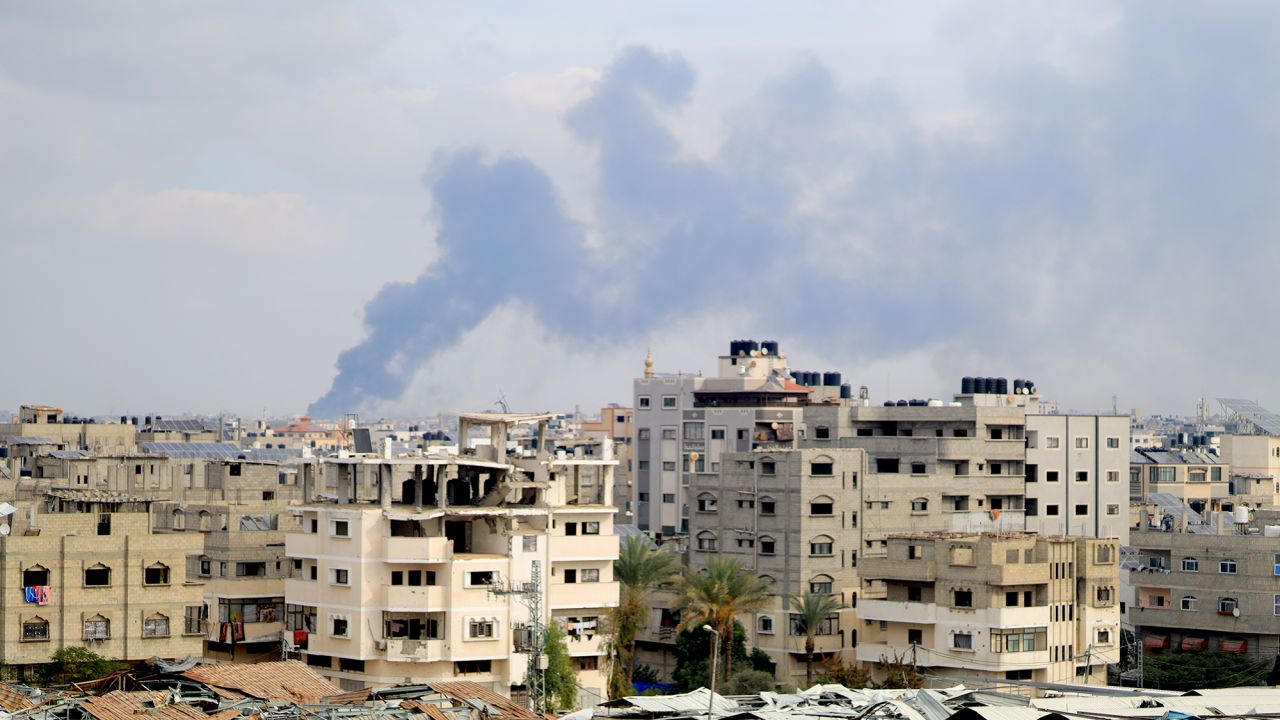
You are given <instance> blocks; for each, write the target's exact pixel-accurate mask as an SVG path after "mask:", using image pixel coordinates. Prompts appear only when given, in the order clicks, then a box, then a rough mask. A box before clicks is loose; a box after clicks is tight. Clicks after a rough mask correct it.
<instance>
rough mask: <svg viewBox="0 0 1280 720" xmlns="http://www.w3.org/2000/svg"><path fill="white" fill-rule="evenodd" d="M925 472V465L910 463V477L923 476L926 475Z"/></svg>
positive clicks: (926, 469)
mask: <svg viewBox="0 0 1280 720" xmlns="http://www.w3.org/2000/svg"><path fill="white" fill-rule="evenodd" d="M927 472H928V468H927V467H925V464H924V463H922V462H913V463H911V474H912V475H924V474H925V473H927Z"/></svg>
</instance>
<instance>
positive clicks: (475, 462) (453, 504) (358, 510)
mask: <svg viewBox="0 0 1280 720" xmlns="http://www.w3.org/2000/svg"><path fill="white" fill-rule="evenodd" d="M549 419H550V416H546V415H536V416H522V415H498V414H484V413H477V414H464V415H462V416H460V429H459V438H460V439H461V448H462V451H461V452H460V453H457V452H455V453H450V454H446V455H430V456H408V457H396V458H388V457H372V456H352V457H346V458H335V459H331V460H325V461H324V462H323V463H322V464H321V466H320V470H319V477H317V478H309V477H307V476H306V475H305V474H304V479H303V484H304V486H305V487H308V488H309V487H311V486H312V485H313V483H314V484H315V486H316V487H331V488H333V490H334V491H335V492H334V493H333V497H334V498H335V501H334V502H331V503H316V502H313V503H311V504H308V505H306V506H305V507H303V508H302V509H301V510H300V513H301V519H302V531H301V532H299V533H295V534H290V535H288V536H287V538H286V543H287V549H288V556H289V557H290V558H291V559H293V560H294V561H295V571H294V573H295V575H294V577H293V578H291V579H289V580H286V581H285V597H286V602H287V604H288V605H287V608H286V614H287V623H288V625H287V627H288V629H289V630H290V631H296V634H295V640H296V641H297V644H298V646H299V649H300V651H301V652H302V653H303V654H304V655H305V657H306V660H307V662H308V664H310V665H311V666H313V667H315V668H317V669H318V670H319V671H320V672H321V673H322V674H324V675H326V676H328V677H330V678H332V679H335V680H337V681H338V682H340V683H342V684H343V685H345V686H352V687H354V686H355V685H363V684H366V683H371V684H390V683H398V682H427V681H431V680H437V679H442V678H453V677H459V678H463V679H467V680H471V681H475V682H478V683H481V684H483V685H485V686H486V687H489V688H492V689H494V690H497V691H499V692H502V693H504V694H506V693H512V692H516V693H518V692H520V691H521V690H522V689H523V688H524V683H525V673H526V666H527V657H528V656H527V655H525V654H521V653H520V652H518V650H520V649H522V643H524V642H525V641H526V639H527V633H528V627H529V625H530V623H531V621H532V620H533V618H531V617H530V610H529V609H528V608H527V607H526V605H525V604H524V602H523V600H524V598H525V596H523V595H518V594H512V593H511V592H510V591H512V590H520V591H523V592H527V593H536V595H537V597H538V598H539V602H540V607H541V610H540V618H541V622H543V623H549V622H557V623H560V624H561V625H562V626H564V627H565V628H566V631H567V632H568V635H569V641H568V647H569V652H570V655H572V656H573V658H574V659H575V662H576V663H577V666H578V670H579V682H580V683H581V685H582V688H583V694H582V696H581V699H582V700H583V701H584V702H590V703H594V702H598V701H599V700H600V698H601V697H603V695H604V690H605V679H604V674H603V672H602V657H603V652H604V651H603V644H604V642H605V636H604V635H603V634H602V633H601V620H602V618H603V617H604V616H605V614H606V613H607V612H608V610H609V608H611V607H614V606H616V605H617V602H618V584H617V583H616V582H615V581H614V580H613V561H614V560H615V559H616V558H617V556H618V540H617V537H616V535H615V534H614V532H613V516H614V513H615V512H616V508H614V506H613V504H612V497H611V494H612V488H613V477H612V475H613V469H614V466H615V464H616V461H615V460H613V458H612V454H611V448H610V445H609V443H608V442H607V441H606V444H605V446H604V452H603V454H602V457H599V458H586V457H577V456H572V455H568V454H567V453H566V454H563V455H562V454H558V453H557V454H555V455H551V454H549V453H547V452H545V450H542V451H534V450H524V449H521V448H518V447H517V448H514V449H511V448H509V445H508V442H507V438H508V437H509V436H510V434H509V429H510V428H511V426H512V425H514V424H516V423H532V424H534V425H536V426H537V427H538V428H539V430H538V433H537V437H538V438H539V442H538V443H537V447H538V448H546V447H547V444H546V442H545V430H546V424H547V421H548V420H549ZM472 428H475V429H483V430H487V431H488V442H487V443H486V444H480V445H476V446H474V447H472V446H471V445H472V443H471V442H470V441H469V430H470V429H472ZM306 472H309V469H304V473H306ZM535 574H537V575H540V577H538V578H535Z"/></svg>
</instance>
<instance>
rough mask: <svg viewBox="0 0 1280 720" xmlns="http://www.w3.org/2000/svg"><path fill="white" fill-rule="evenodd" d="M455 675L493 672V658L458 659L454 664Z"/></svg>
mask: <svg viewBox="0 0 1280 720" xmlns="http://www.w3.org/2000/svg"><path fill="white" fill-rule="evenodd" d="M453 672H454V674H455V675H473V674H475V673H489V672H493V661H492V660H458V661H457V662H455V663H454V664H453Z"/></svg>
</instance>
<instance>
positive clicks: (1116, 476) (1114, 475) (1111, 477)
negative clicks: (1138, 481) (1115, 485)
mask: <svg viewBox="0 0 1280 720" xmlns="http://www.w3.org/2000/svg"><path fill="white" fill-rule="evenodd" d="M1107 482H1120V471H1119V470H1108V471H1107Z"/></svg>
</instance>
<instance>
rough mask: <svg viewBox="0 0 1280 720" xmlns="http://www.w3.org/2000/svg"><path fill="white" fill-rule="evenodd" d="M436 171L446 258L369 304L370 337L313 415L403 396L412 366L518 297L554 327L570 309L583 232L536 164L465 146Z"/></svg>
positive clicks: (348, 357) (344, 357)
mask: <svg viewBox="0 0 1280 720" xmlns="http://www.w3.org/2000/svg"><path fill="white" fill-rule="evenodd" d="M431 178H432V180H433V182H432V195H433V197H434V199H435V203H436V206H437V209H438V210H439V213H440V232H439V235H438V236H437V243H438V245H439V248H440V252H441V256H440V260H439V261H438V262H436V263H435V264H434V265H432V267H430V268H429V269H428V270H427V271H426V272H424V273H423V274H422V275H421V276H419V277H418V279H417V280H414V281H413V282H411V283H394V284H389V285H386V286H384V287H383V288H382V290H380V291H379V292H378V294H377V295H376V296H375V297H374V298H373V300H371V301H370V302H369V304H368V305H366V306H365V309H364V324H365V327H366V328H367V330H368V334H367V336H366V337H365V340H364V341H363V342H361V343H360V344H359V345H356V346H355V347H352V348H348V349H347V350H345V351H343V352H342V354H340V355H339V356H338V375H337V377H335V378H334V380H333V386H332V387H331V388H330V389H329V392H327V393H325V394H324V396H323V397H321V398H320V399H319V400H316V401H315V402H314V403H312V404H311V406H310V408H308V412H309V413H310V414H311V416H312V417H317V418H334V419H336V418H339V417H341V416H342V415H343V414H344V413H347V412H355V411H359V410H361V409H362V408H367V407H370V406H376V405H377V404H379V403H380V402H383V401H389V400H396V399H399V398H400V397H401V396H402V395H403V394H404V391H405V388H406V387H407V386H408V385H409V383H410V382H411V381H412V380H413V375H414V371H415V370H417V369H418V368H419V367H421V366H423V365H424V364H426V362H427V361H428V360H430V359H431V358H432V357H433V356H434V355H436V354H437V353H439V352H440V351H442V350H444V349H446V348H448V347H450V346H451V345H452V344H453V343H455V342H456V341H457V340H458V338H459V336H461V334H462V333H463V332H465V331H466V330H469V329H471V328H473V327H475V326H476V325H477V324H479V323H480V322H481V321H482V320H484V318H485V317H486V316H487V315H488V314H489V313H490V312H492V311H493V310H494V309H495V308H497V307H498V306H500V305H502V304H503V303H506V302H508V301H511V300H522V301H524V302H526V303H528V304H529V305H531V306H532V307H533V308H534V309H535V310H537V311H538V313H539V315H540V316H542V317H543V318H544V319H547V320H548V321H549V324H552V325H557V324H559V322H562V321H563V320H564V319H565V318H566V317H568V314H569V313H571V311H572V307H573V303H572V291H573V287H574V286H575V283H576V280H577V279H578V278H579V277H580V273H581V270H582V267H583V259H582V257H583V256H582V250H581V247H582V244H581V235H580V232H579V229H578V228H577V227H576V226H575V225H574V224H573V223H572V222H570V221H569V220H567V219H566V218H565V217H564V215H563V214H562V212H561V210H560V207H559V204H558V203H557V201H556V197H555V192H554V190H553V188H552V185H551V183H550V181H549V180H548V179H547V177H546V176H545V175H544V174H543V173H542V172H541V171H540V170H538V169H537V168H536V167H535V166H534V165H532V164H531V163H529V162H528V161H527V160H524V159H521V158H503V159H501V160H498V161H495V162H491V163H490V162H485V161H484V160H483V159H482V158H481V156H480V154H479V153H478V152H475V151H467V152H462V153H457V154H453V155H450V156H449V157H447V158H446V159H445V160H444V161H443V162H442V163H441V164H440V165H439V166H438V168H437V172H434V173H432V175H431ZM505 350H506V349H505V348H494V351H495V352H503V351H505Z"/></svg>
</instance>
